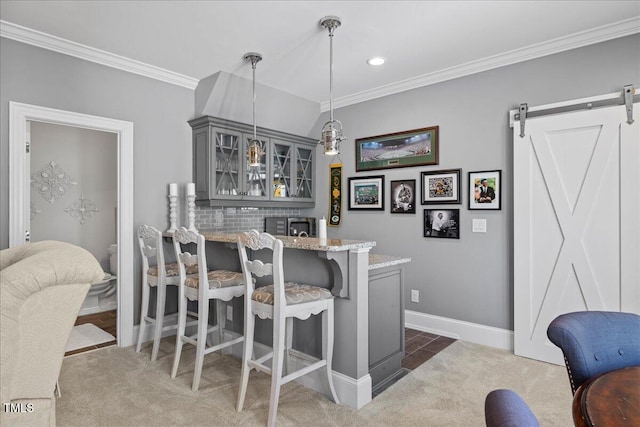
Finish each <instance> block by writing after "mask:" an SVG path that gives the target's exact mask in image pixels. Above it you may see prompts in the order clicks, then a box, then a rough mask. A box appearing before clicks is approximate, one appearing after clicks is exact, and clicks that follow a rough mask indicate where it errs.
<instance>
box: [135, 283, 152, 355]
mask: <svg viewBox="0 0 640 427" xmlns="http://www.w3.org/2000/svg"><path fill="white" fill-rule="evenodd" d="M143 275H144V276H143V277H142V307H140V328H139V329H138V343H137V344H136V353H140V350H141V349H142V341H143V340H144V329H145V326H146V324H147V321H146V320H145V317H147V316H148V315H149V283H148V282H147V277H146V272H143Z"/></svg>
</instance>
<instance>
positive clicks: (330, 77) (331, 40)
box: [329, 26, 335, 122]
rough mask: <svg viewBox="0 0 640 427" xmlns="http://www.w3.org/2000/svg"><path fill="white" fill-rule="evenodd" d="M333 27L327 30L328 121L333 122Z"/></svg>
mask: <svg viewBox="0 0 640 427" xmlns="http://www.w3.org/2000/svg"><path fill="white" fill-rule="evenodd" d="M334 28H335V27H333V26H332V27H330V28H329V115H330V121H331V122H333V30H334Z"/></svg>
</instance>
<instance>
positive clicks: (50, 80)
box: [0, 38, 194, 323]
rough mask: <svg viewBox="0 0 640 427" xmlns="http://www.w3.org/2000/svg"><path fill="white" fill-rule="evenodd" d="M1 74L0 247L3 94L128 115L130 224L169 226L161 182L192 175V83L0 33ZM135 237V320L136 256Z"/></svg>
mask: <svg viewBox="0 0 640 427" xmlns="http://www.w3.org/2000/svg"><path fill="white" fill-rule="evenodd" d="M0 76H2V78H1V79H0V127H1V129H2V131H1V133H0V247H1V248H6V247H8V244H9V220H8V208H9V207H8V197H9V182H8V176H9V167H10V165H9V164H8V154H9V126H8V120H9V101H16V102H22V103H27V104H33V105H39V106H45V107H51V108H56V109H61V110H68V111H74V112H79V113H85V114H91V115H96V116H103V117H109V118H113V119H120V120H126V121H130V122H133V125H134V227H136V228H137V227H138V226H139V225H141V224H142V223H147V224H151V225H154V226H157V227H159V228H167V227H168V215H167V210H168V207H167V205H168V204H167V197H166V194H167V183H169V182H178V183H183V184H184V183H186V182H188V181H191V128H190V127H189V125H188V124H187V121H188V120H190V119H192V118H193V112H194V98H193V91H192V90H188V89H185V88H181V87H178V86H175V85H171V84H167V83H163V82H160V81H157V80H152V79H149V78H145V77H141V76H137V75H135V74H131V73H126V72H123V71H118V70H115V69H112V68H108V67H104V66H101V65H98V64H94V63H91V62H87V61H83V60H80V59H76V58H73V57H70V56H66V55H62V54H59V53H55V52H51V51H47V50H44V49H40V48H36V47H33V46H29V45H26V44H23V43H18V42H15V41H11V40H7V39H5V38H1V39H0ZM130 238H131V239H132V240H133V239H134V236H131V237H130ZM135 244H136V246H135V248H136V252H134V254H135V257H136V258H135V261H134V279H135V281H136V283H135V284H134V289H135V295H136V298H135V299H136V300H135V301H134V307H136V314H135V315H136V319H137V318H138V316H139V310H140V309H139V306H140V302H139V301H140V256H139V254H138V252H137V243H135ZM136 323H137V320H136Z"/></svg>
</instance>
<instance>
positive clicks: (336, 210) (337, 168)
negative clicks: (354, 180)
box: [329, 163, 342, 227]
mask: <svg viewBox="0 0 640 427" xmlns="http://www.w3.org/2000/svg"><path fill="white" fill-rule="evenodd" d="M341 211H342V163H331V164H330V165H329V225H330V226H332V227H337V226H338V225H340V215H341Z"/></svg>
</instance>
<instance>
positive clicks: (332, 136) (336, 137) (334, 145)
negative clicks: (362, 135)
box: [320, 16, 345, 156]
mask: <svg viewBox="0 0 640 427" xmlns="http://www.w3.org/2000/svg"><path fill="white" fill-rule="evenodd" d="M340 24H341V22H340V18H338V17H337V16H325V17H324V18H322V19H321V20H320V25H322V26H323V27H324V28H326V29H327V30H329V121H328V122H326V123H325V124H324V126H322V137H321V138H320V144H322V145H323V146H324V154H327V155H330V156H333V155H336V154H339V153H340V142H342V141H343V140H344V139H345V137H344V136H343V135H342V123H341V122H340V121H339V120H334V119H333V31H334V30H335V29H336V28H338V27H339V26H340Z"/></svg>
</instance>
